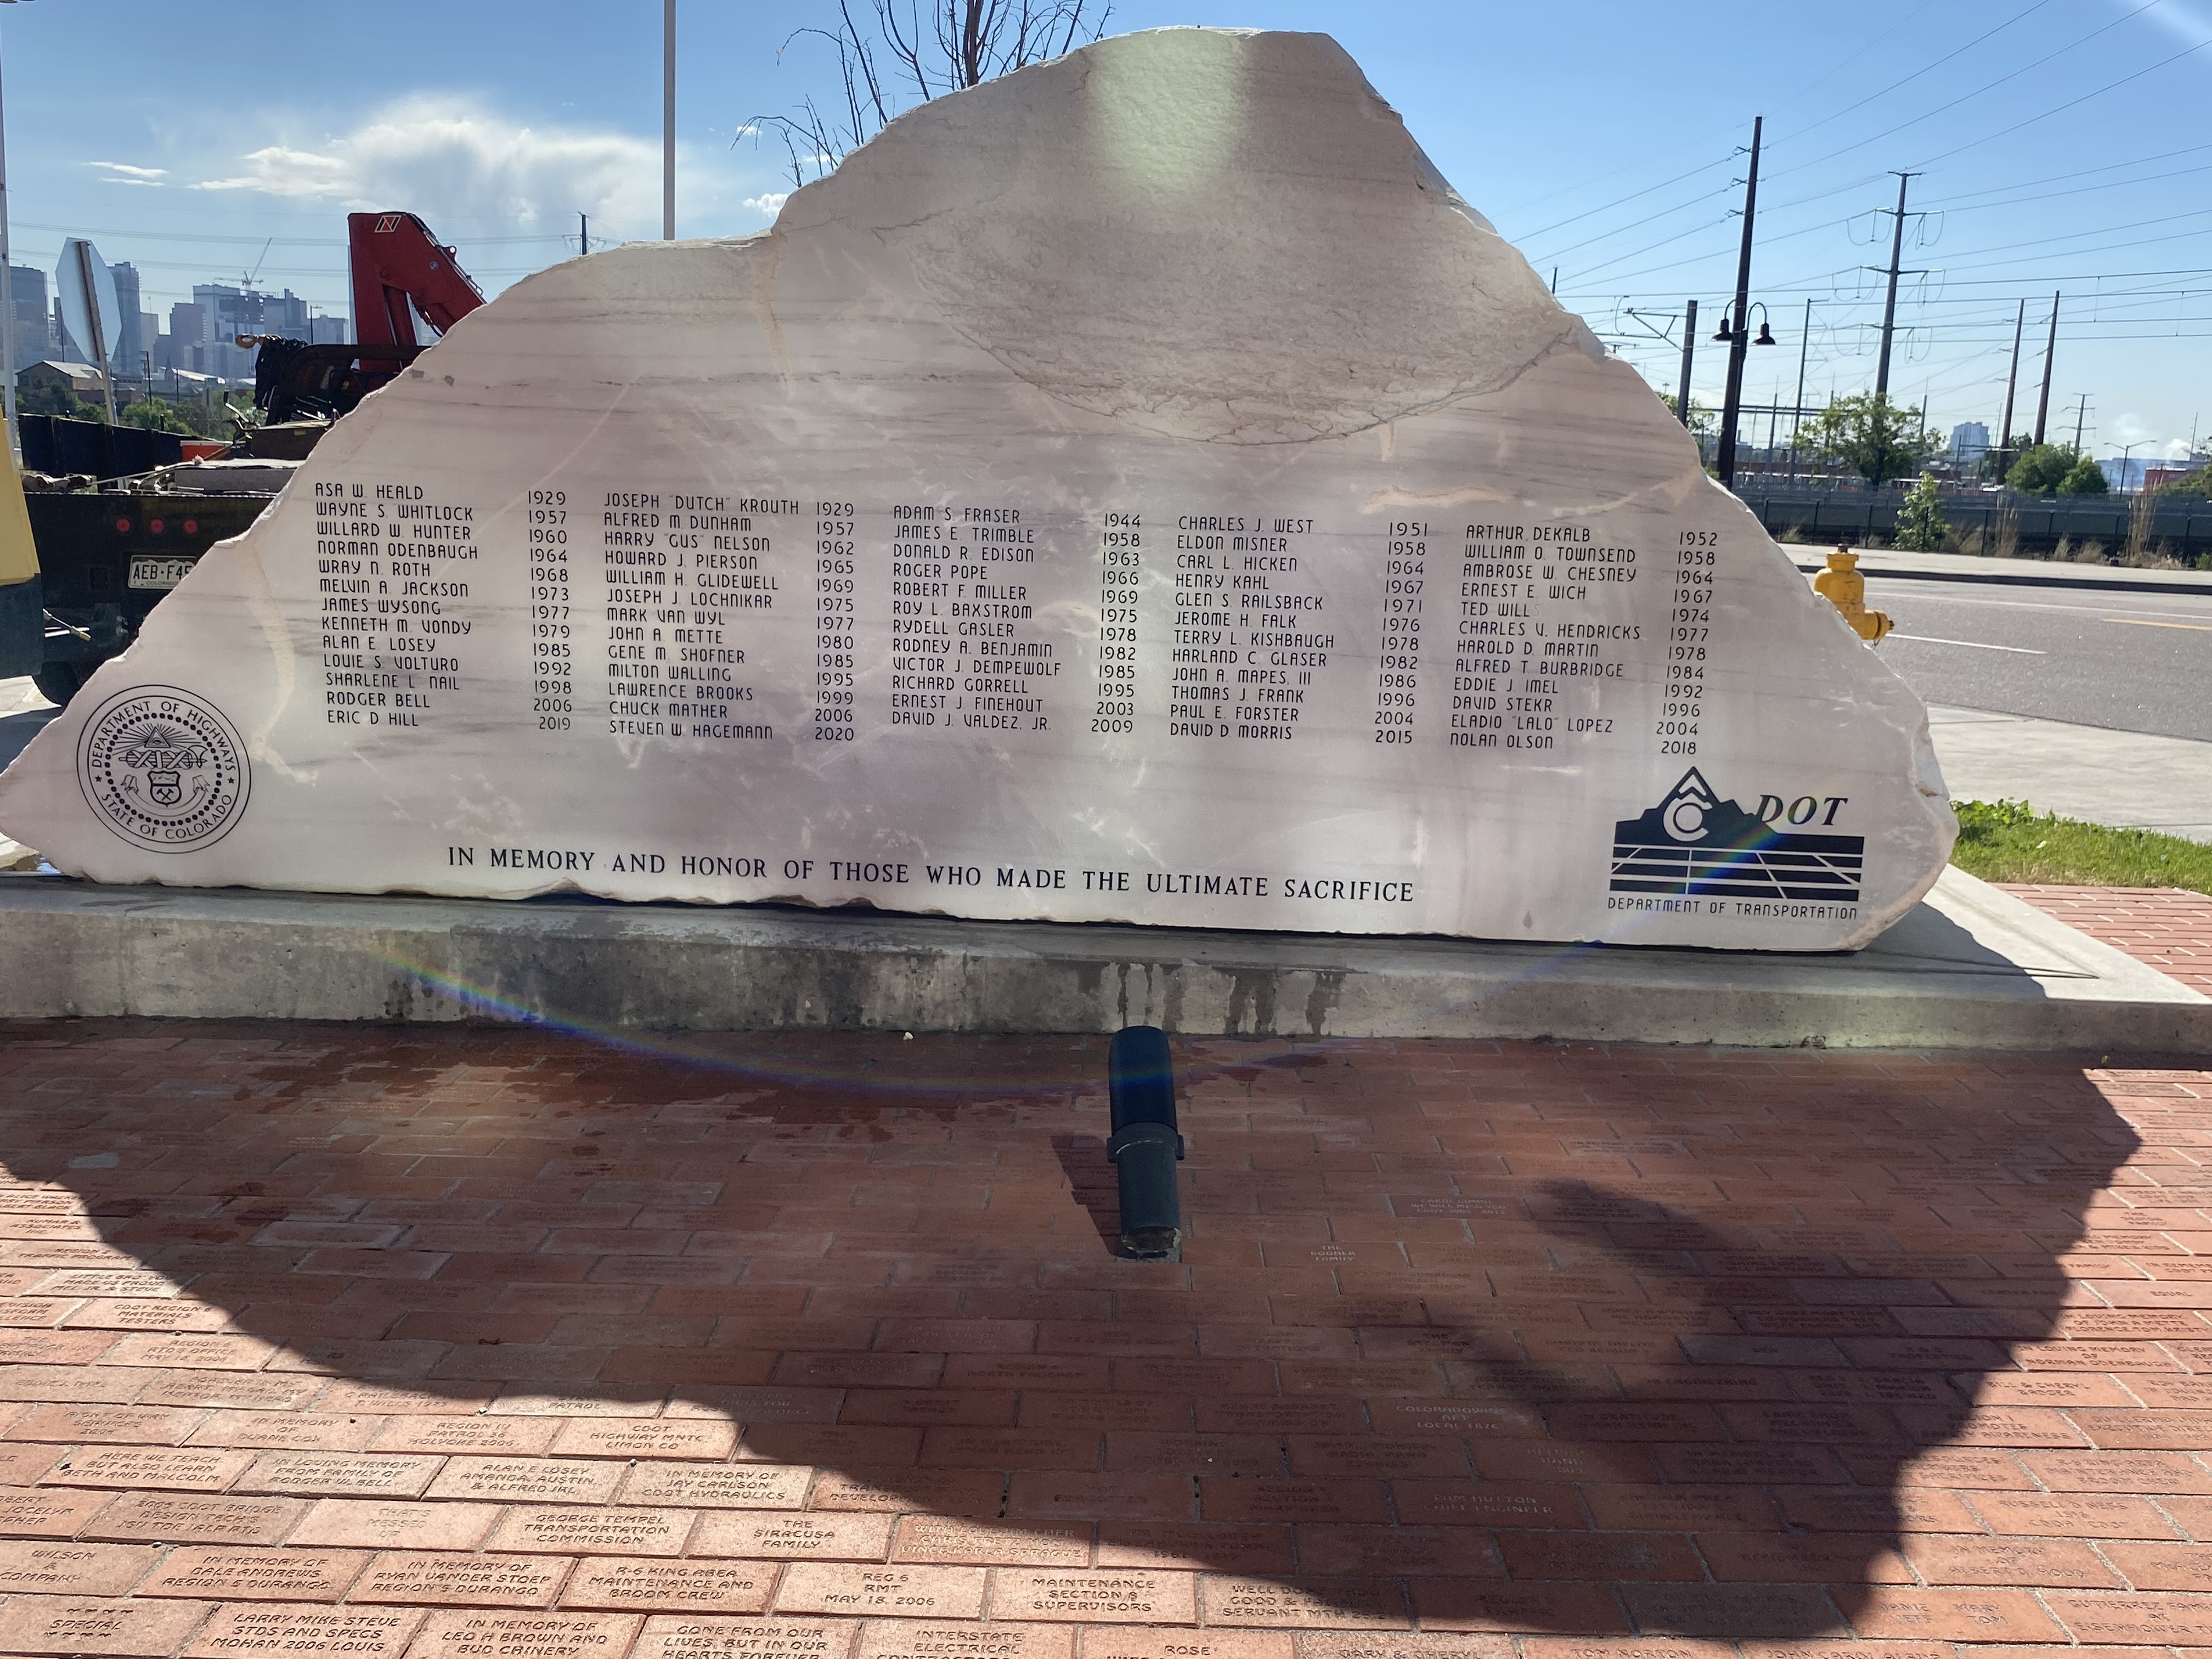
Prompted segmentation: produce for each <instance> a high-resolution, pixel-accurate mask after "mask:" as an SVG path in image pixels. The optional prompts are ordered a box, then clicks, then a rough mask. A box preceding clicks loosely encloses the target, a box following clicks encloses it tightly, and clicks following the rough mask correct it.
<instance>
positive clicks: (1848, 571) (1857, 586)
mask: <svg viewBox="0 0 2212 1659" xmlns="http://www.w3.org/2000/svg"><path fill="white" fill-rule="evenodd" d="M1813 591H1814V592H1815V593H1818V594H1819V595H1820V597H1821V598H1823V599H1826V600H1827V602H1828V603H1829V604H1830V605H1833V606H1835V607H1836V609H1837V610H1838V611H1842V612H1843V614H1844V621H1845V622H1847V623H1850V625H1851V627H1852V629H1854V630H1856V631H1857V634H1858V636H1859V637H1860V638H1861V639H1863V640H1864V641H1866V642H1867V643H1868V644H1869V645H1872V644H1873V643H1874V642H1875V641H1877V640H1879V639H1880V638H1881V636H1882V635H1885V634H1887V633H1888V632H1889V630H1890V629H1893V628H1894V627H1896V626H1897V624H1896V623H1893V622H1892V621H1890V619H1889V618H1888V617H1887V616H1886V615H1885V614H1884V613H1882V612H1881V611H1869V610H1868V609H1867V605H1866V578H1865V577H1864V576H1862V575H1861V574H1859V556H1858V555H1857V554H1856V553H1854V552H1852V551H1851V550H1850V549H1849V548H1845V547H1839V548H1838V549H1837V550H1835V551H1834V552H1832V553H1831V554H1829V555H1828V568H1826V570H1823V571H1822V572H1821V573H1820V574H1819V575H1817V576H1815V577H1814V578H1813Z"/></svg>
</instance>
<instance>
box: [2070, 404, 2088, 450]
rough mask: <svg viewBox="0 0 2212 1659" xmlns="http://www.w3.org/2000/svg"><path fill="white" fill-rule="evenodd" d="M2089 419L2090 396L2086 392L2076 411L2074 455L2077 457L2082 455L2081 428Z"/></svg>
mask: <svg viewBox="0 0 2212 1659" xmlns="http://www.w3.org/2000/svg"><path fill="white" fill-rule="evenodd" d="M2088 418H2089V394H2088V393H2087V392H2083V393H2082V394H2081V403H2080V404H2077V405H2076V406H2075V410H2074V453H2075V454H2076V455H2079V454H2080V453H2081V428H2082V425H2083V423H2084V422H2087V420H2088Z"/></svg>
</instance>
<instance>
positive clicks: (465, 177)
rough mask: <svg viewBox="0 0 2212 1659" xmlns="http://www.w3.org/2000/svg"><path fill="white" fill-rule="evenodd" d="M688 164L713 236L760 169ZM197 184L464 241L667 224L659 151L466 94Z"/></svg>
mask: <svg viewBox="0 0 2212 1659" xmlns="http://www.w3.org/2000/svg"><path fill="white" fill-rule="evenodd" d="M677 164H678V189H679V191H680V196H679V200H680V203H681V206H682V210H683V216H684V221H685V230H686V233H687V234H702V232H707V233H708V234H711V232H710V231H709V230H708V225H711V222H712V219H713V217H714V216H715V215H716V214H718V213H722V212H727V211H728V210H730V209H731V208H733V207H734V206H735V205H736V201H737V198H738V197H739V196H740V195H741V193H742V191H744V188H745V187H746V186H747V185H750V187H751V188H754V189H756V190H757V189H758V187H759V184H760V171H755V172H754V173H753V175H752V177H751V178H750V179H744V180H743V181H740V180H739V179H736V178H734V177H732V174H731V173H730V164H729V162H728V161H726V160H725V158H724V157H723V155H720V154H718V153H717V152H715V151H714V150H702V149H696V148H694V147H691V146H684V147H680V148H679V149H678V156H677ZM762 171H764V169H763V170H762ZM191 187H192V188H193V189H195V190H204V191H232V192H251V193H255V194H259V195H264V196H272V197H283V198H286V199H289V200H295V201H318V202H329V203H331V204H334V205H338V206H343V207H346V208H349V209H352V210H368V209H377V208H404V209H405V210H408V211H409V212H411V213H417V214H420V215H421V216H422V217H423V218H424V219H425V220H426V221H427V222H428V223H429V224H430V225H431V226H432V227H433V228H439V229H447V228H448V227H450V231H449V233H448V234H456V235H463V234H472V233H473V234H483V232H485V231H487V230H489V229H490V228H493V227H513V228H518V229H528V228H537V227H544V228H559V229H562V230H564V231H565V230H567V229H568V228H570V227H571V226H573V225H574V222H575V216H576V215H577V214H578V213H587V214H589V215H590V216H592V237H593V240H598V239H599V236H600V235H601V234H608V235H612V236H623V235H631V236H653V235H657V234H659V226H660V146H659V143H658V141H657V140H654V139H649V138H645V137H639V136H638V135H636V134H634V133H627V132H621V131H611V130H607V129H592V128H582V127H568V126H552V125H530V124H527V123H524V122H519V121H514V120H512V119H509V118H507V117H505V116H502V115H500V114H497V113H495V112H492V111H490V110H489V109H487V108H485V107H484V106H482V105H481V104H480V103H477V102H473V101H471V100H470V99H469V98H468V97H467V96H465V94H435V95H432V94H416V95H413V96H410V97H406V98H402V99H400V100H397V101H395V102H393V103H391V104H388V105H386V106H384V107H383V108H382V109H380V110H377V111H375V112H373V113H372V114H370V115H368V117H367V118H364V119H363V120H362V122H361V123H360V124H359V125H356V126H355V127H353V128H352V129H351V130H350V131H345V132H341V133H337V134H335V135H333V136H331V137H325V138H322V139H320V140H319V141H313V142H303V141H301V140H297V139H295V140H293V141H291V142H287V143H272V144H269V145H266V146H264V147H263V148H262V149H256V150H253V151H252V152H250V153H248V154H247V155H243V156H240V157H239V158H238V161H237V162H236V163H235V164H234V170H232V171H229V172H228V173H224V174H223V175H222V176H220V177H216V178H208V179H201V180H200V181H199V182H197V184H195V185H192V186H191ZM757 199H760V200H766V199H769V198H768V197H761V198H757ZM746 205H747V206H749V207H750V206H752V205H753V203H751V202H748V203H746ZM702 219H703V220H706V221H708V224H702V223H701V221H702ZM602 225H604V226H605V231H604V233H603V232H602V230H601V227H602Z"/></svg>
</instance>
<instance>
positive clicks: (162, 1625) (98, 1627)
mask: <svg viewBox="0 0 2212 1659" xmlns="http://www.w3.org/2000/svg"><path fill="white" fill-rule="evenodd" d="M207 1613H208V1604H207V1603H206V1602H204V1601H110V1600H105V1599H98V1600H95V1599H91V1598H86V1597H80V1596H70V1595H11V1596H9V1598H8V1601H7V1602H6V1604H5V1605H4V1606H0V1653H8V1654H67V1655H77V1656H85V1659H89V1656H92V1655H102V1656H106V1655H110V1654H113V1655H122V1656H129V1659H154V1656H157V1655H163V1654H170V1653H174V1652H175V1651H176V1650H177V1645H178V1644H179V1643H180V1642H182V1641H183V1640H184V1639H185V1636H186V1635H188V1634H189V1633H190V1632H191V1630H192V1629H193V1627H194V1626H197V1624H198V1623H199V1622H200V1620H203V1619H204V1618H205V1617H206V1616H207Z"/></svg>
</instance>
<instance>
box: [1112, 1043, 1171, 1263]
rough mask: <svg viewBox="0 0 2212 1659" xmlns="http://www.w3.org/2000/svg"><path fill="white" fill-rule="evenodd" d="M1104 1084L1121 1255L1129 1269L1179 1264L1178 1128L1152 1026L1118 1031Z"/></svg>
mask: <svg viewBox="0 0 2212 1659" xmlns="http://www.w3.org/2000/svg"><path fill="white" fill-rule="evenodd" d="M1106 1079H1107V1090H1108V1093H1109V1096H1110V1097H1111V1098H1112V1101H1113V1107H1114V1133H1113V1135H1112V1137H1111V1138H1110V1139H1109V1140H1108V1141H1107V1143H1106V1156H1107V1157H1108V1158H1111V1159H1113V1160H1114V1165H1115V1173H1116V1174H1117V1175H1118V1176H1120V1177H1121V1255H1123V1256H1124V1257H1125V1258H1127V1260H1129V1261H1182V1200H1181V1199H1180V1197H1179V1196H1178V1194H1176V1163H1177V1162H1178V1161H1179V1160H1180V1159H1181V1158H1182V1151H1183V1148H1182V1135H1181V1134H1180V1133H1177V1132H1176V1103H1175V1066H1174V1061H1173V1060H1172V1058H1171V1057H1170V1054H1169V1053H1168V1034H1167V1033H1166V1032H1165V1031H1163V1030H1160V1029H1159V1027H1158V1026H1157V1025H1131V1026H1128V1027H1126V1028H1125V1029H1123V1030H1119V1031H1116V1032H1115V1034H1114V1042H1113V1045H1112V1046H1111V1047H1110V1048H1109V1049H1108V1050H1107V1054H1106Z"/></svg>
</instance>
